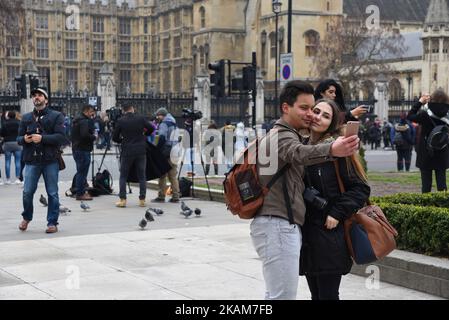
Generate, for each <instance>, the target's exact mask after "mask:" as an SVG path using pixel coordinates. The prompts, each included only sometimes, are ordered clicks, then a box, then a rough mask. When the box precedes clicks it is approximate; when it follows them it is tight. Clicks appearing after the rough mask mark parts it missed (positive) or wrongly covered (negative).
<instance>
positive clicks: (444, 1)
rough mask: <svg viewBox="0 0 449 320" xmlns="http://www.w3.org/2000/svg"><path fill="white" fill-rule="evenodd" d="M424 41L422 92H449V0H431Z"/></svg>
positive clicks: (425, 24)
mask: <svg viewBox="0 0 449 320" xmlns="http://www.w3.org/2000/svg"><path fill="white" fill-rule="evenodd" d="M422 41H423V48H424V54H423V60H424V61H423V70H422V92H429V93H431V92H433V91H434V90H436V89H437V88H440V87H441V88H443V89H444V90H445V91H446V92H449V77H448V75H449V0H431V2H430V5H429V10H428V12H427V17H426V21H425V23H424V32H423V36H422Z"/></svg>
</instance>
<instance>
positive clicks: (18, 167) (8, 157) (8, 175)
mask: <svg viewBox="0 0 449 320" xmlns="http://www.w3.org/2000/svg"><path fill="white" fill-rule="evenodd" d="M12 155H14V164H15V167H16V178H17V179H19V177H20V172H21V162H20V160H21V159H22V151H6V150H5V174H6V179H8V180H9V178H11V158H12Z"/></svg>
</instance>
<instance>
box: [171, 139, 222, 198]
mask: <svg viewBox="0 0 449 320" xmlns="http://www.w3.org/2000/svg"><path fill="white" fill-rule="evenodd" d="M192 138H193V137H192ZM192 145H193V143H192V141H191V143H190V147H192ZM194 149H195V148H189V152H190V166H191V168H192V177H191V180H192V185H191V186H190V188H191V192H192V198H195V173H194V172H193V171H195V169H194V168H195V167H194V158H193V156H194V154H195V153H194ZM186 151H187V150H186V149H184V150H183V152H182V158H181V159H182V160H181V167H180V168H179V172H178V181H179V177H180V175H181V171H182V167H183V166H184V158H185V155H186ZM200 159H201V166H202V167H203V172H204V177H205V178H206V185H207V190H208V192H209V199H210V201H214V200H213V198H212V193H211V192H210V186H209V180H208V179H207V174H206V169H205V168H204V161H203V157H202V156H201V155H200Z"/></svg>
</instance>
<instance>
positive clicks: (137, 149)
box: [112, 105, 154, 208]
mask: <svg viewBox="0 0 449 320" xmlns="http://www.w3.org/2000/svg"><path fill="white" fill-rule="evenodd" d="M123 112H124V114H123V116H122V117H121V118H120V119H119V120H118V121H117V124H116V125H115V128H114V133H113V136H112V140H113V141H114V142H116V143H121V147H122V150H121V153H120V192H119V197H120V201H118V202H117V203H116V204H115V205H116V206H117V207H119V208H124V207H126V182H127V181H128V176H129V174H130V172H131V169H132V167H133V166H135V168H137V170H138V172H139V187H140V194H139V206H141V207H145V198H146V192H147V182H146V174H145V170H146V163H147V157H146V143H147V138H146V136H148V135H150V134H151V133H153V130H154V129H153V126H152V125H151V124H150V122H149V121H147V120H146V119H145V118H144V117H143V116H141V115H137V114H135V110H134V107H133V106H130V105H126V106H124V107H123Z"/></svg>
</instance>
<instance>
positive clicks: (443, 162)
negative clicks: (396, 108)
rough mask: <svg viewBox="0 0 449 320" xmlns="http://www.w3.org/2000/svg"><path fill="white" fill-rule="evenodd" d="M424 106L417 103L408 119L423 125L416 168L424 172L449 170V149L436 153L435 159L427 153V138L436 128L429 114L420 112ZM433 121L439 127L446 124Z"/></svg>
mask: <svg viewBox="0 0 449 320" xmlns="http://www.w3.org/2000/svg"><path fill="white" fill-rule="evenodd" d="M422 106H423V105H422V103H421V102H419V101H418V102H416V103H415V104H414V105H413V108H412V109H411V110H410V112H409V113H408V117H407V119H408V120H410V121H412V122H416V123H419V124H420V125H421V130H420V131H421V132H420V135H419V140H418V141H419V142H418V146H417V148H416V153H417V156H416V167H418V168H420V169H424V170H435V169H447V168H449V148H446V149H444V150H442V151H439V152H435V154H434V156H433V157H431V156H430V154H429V152H428V151H427V148H426V137H427V136H428V135H429V134H430V132H432V130H433V129H434V128H435V126H434V125H433V123H432V121H431V119H430V116H429V115H428V114H427V112H426V111H424V110H420V109H421V108H422ZM433 121H434V122H435V124H436V125H437V126H439V125H444V124H446V123H444V122H443V121H441V120H438V119H433Z"/></svg>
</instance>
